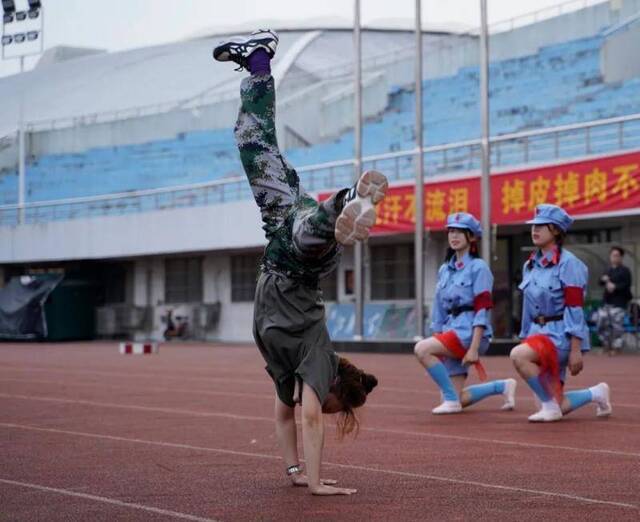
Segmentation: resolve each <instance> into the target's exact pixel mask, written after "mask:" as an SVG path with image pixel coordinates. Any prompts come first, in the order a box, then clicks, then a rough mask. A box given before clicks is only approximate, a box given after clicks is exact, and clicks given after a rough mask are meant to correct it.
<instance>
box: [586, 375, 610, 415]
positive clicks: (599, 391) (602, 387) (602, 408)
mask: <svg viewBox="0 0 640 522" xmlns="http://www.w3.org/2000/svg"><path fill="white" fill-rule="evenodd" d="M590 391H591V395H592V396H593V402H595V403H596V416H597V417H608V416H609V415H611V412H612V411H613V408H612V407H611V390H610V389H609V385H608V384H607V383H606V382H601V383H600V384H596V385H595V386H593V387H592V388H591V389H590Z"/></svg>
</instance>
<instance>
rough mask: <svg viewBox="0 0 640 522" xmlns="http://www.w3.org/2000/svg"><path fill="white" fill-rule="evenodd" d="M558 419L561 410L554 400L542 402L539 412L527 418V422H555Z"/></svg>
mask: <svg viewBox="0 0 640 522" xmlns="http://www.w3.org/2000/svg"><path fill="white" fill-rule="evenodd" d="M560 419H562V410H561V409H560V405H559V404H558V403H557V402H556V401H555V400H551V401H547V402H543V403H542V407H541V408H540V411H538V412H536V413H534V414H533V415H530V416H529V422H555V421H559V420H560Z"/></svg>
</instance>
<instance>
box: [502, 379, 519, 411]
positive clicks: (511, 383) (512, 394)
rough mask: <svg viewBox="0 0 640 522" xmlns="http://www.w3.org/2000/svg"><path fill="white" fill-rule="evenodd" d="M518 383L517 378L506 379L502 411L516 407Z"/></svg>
mask: <svg viewBox="0 0 640 522" xmlns="http://www.w3.org/2000/svg"><path fill="white" fill-rule="evenodd" d="M517 385H518V383H517V382H516V380H515V379H506V380H505V381H504V391H503V392H502V396H503V397H504V404H503V405H502V408H500V409H501V410H502V411H511V410H513V409H514V408H515V407H516V386H517Z"/></svg>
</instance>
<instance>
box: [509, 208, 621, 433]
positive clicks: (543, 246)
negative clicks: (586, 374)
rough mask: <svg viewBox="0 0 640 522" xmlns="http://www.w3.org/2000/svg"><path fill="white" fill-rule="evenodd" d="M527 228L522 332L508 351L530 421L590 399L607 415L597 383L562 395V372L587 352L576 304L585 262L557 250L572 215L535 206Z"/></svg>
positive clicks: (604, 388) (553, 416)
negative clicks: (529, 403)
mask: <svg viewBox="0 0 640 522" xmlns="http://www.w3.org/2000/svg"><path fill="white" fill-rule="evenodd" d="M527 223H530V224H531V225H532V226H531V238H532V240H533V244H534V246H535V247H537V249H536V250H535V251H534V252H533V253H532V254H531V256H530V257H529V260H528V261H527V262H526V263H525V265H524V269H523V272H522V273H523V277H522V283H521V284H520V290H522V292H523V297H524V301H523V307H522V331H521V332H520V337H521V338H523V339H524V341H523V342H522V344H519V345H518V346H516V347H515V348H514V349H513V350H512V351H511V360H512V361H513V364H514V366H515V368H516V370H517V371H518V373H519V374H520V375H521V376H522V378H523V379H524V380H526V382H527V384H528V385H529V387H530V388H531V389H532V390H533V392H534V393H535V395H536V397H537V398H538V399H539V401H540V402H541V406H540V410H539V411H538V412H537V413H534V414H533V415H531V416H530V417H529V420H530V421H531V422H552V421H557V420H560V419H561V418H562V416H563V414H566V413H569V412H570V411H573V410H575V409H577V408H579V407H580V406H584V405H585V404H587V403H590V402H595V404H596V405H597V415H598V416H600V417H602V416H608V415H610V414H611V403H610V400H609V386H608V385H607V384H606V383H600V384H598V385H597V386H592V387H591V388H586V389H583V390H573V391H569V392H566V393H564V394H563V393H562V387H563V385H564V382H565V376H566V370H567V367H569V371H570V372H571V375H577V374H578V373H580V372H581V371H582V352H586V351H588V350H589V348H590V346H589V330H588V328H587V324H586V322H585V319H584V312H583V310H582V306H583V303H584V295H585V291H586V288H587V280H588V270H587V267H586V266H585V264H584V263H583V262H582V261H580V260H579V259H578V258H577V257H576V256H574V255H573V254H572V253H571V252H569V251H568V250H565V249H563V248H562V243H563V241H564V238H565V235H566V233H567V230H568V229H569V227H570V226H571V224H572V223H573V219H572V218H571V217H570V216H569V215H568V214H567V213H566V212H565V211H564V209H562V208H560V207H557V206H555V205H548V204H544V205H538V206H537V207H536V213H535V217H534V219H533V220H531V221H528V222H527Z"/></svg>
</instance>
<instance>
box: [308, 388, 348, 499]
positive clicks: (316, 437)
mask: <svg viewBox="0 0 640 522" xmlns="http://www.w3.org/2000/svg"><path fill="white" fill-rule="evenodd" d="M302 443H303V446H304V458H305V462H306V465H307V466H306V467H307V478H308V481H309V490H310V491H311V493H312V494H314V495H351V494H352V493H355V492H356V490H355V489H348V488H336V487H333V486H328V485H325V484H323V483H322V481H321V480H320V465H321V463H322V449H323V447H324V419H323V418H322V404H320V401H319V400H318V396H317V395H316V392H315V391H314V390H313V388H311V386H309V385H308V384H307V383H306V382H305V383H304V384H303V386H302Z"/></svg>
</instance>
